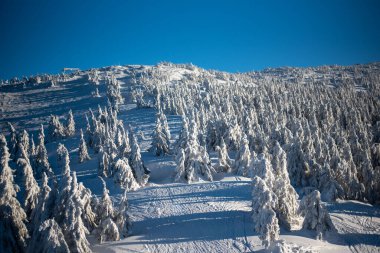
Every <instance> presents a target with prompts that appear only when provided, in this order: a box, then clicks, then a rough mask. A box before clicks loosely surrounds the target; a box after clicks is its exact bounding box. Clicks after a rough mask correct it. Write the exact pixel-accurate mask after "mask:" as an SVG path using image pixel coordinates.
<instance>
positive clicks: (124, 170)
mask: <svg viewBox="0 0 380 253" xmlns="http://www.w3.org/2000/svg"><path fill="white" fill-rule="evenodd" d="M114 181H115V183H117V184H119V185H120V186H121V187H123V188H124V189H125V190H126V191H134V190H136V189H137V188H139V185H138V183H137V182H136V180H135V178H134V176H133V172H132V169H131V167H130V166H129V164H128V160H127V159H125V158H123V159H118V160H117V162H116V164H115V168H114Z"/></svg>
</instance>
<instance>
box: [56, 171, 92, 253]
mask: <svg viewBox="0 0 380 253" xmlns="http://www.w3.org/2000/svg"><path fill="white" fill-rule="evenodd" d="M82 210H83V204H82V201H81V199H80V193H79V191H78V183H77V177H76V173H75V172H73V176H72V181H71V188H70V193H69V197H68V199H67V201H66V203H65V205H64V212H63V219H62V223H61V224H62V230H63V235H64V237H65V240H66V242H67V245H68V246H69V249H70V251H71V252H83V253H84V252H91V249H90V247H89V246H90V244H89V242H88V241H87V238H86V235H87V234H88V233H89V232H88V230H87V228H86V227H85V225H84V223H83V220H82Z"/></svg>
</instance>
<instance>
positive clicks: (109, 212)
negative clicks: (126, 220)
mask: <svg viewBox="0 0 380 253" xmlns="http://www.w3.org/2000/svg"><path fill="white" fill-rule="evenodd" d="M101 180H102V182H103V196H102V199H101V201H100V202H99V205H98V208H97V214H98V219H99V224H100V225H99V228H98V240H99V241H100V242H101V243H102V242H104V241H116V240H119V239H120V233H119V229H118V227H117V225H116V223H115V222H114V220H113V218H114V217H115V214H116V212H115V209H114V207H113V203H112V200H111V198H110V196H109V191H108V189H107V187H106V183H105V181H104V180H103V179H102V178H101Z"/></svg>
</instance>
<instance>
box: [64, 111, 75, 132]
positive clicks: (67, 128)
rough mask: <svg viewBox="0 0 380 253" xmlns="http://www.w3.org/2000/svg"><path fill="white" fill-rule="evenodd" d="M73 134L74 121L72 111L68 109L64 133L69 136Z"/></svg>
mask: <svg viewBox="0 0 380 253" xmlns="http://www.w3.org/2000/svg"><path fill="white" fill-rule="evenodd" d="M74 134H75V121H74V116H73V111H72V110H70V111H69V114H68V115H67V119H66V126H65V135H66V136H69V137H70V136H74Z"/></svg>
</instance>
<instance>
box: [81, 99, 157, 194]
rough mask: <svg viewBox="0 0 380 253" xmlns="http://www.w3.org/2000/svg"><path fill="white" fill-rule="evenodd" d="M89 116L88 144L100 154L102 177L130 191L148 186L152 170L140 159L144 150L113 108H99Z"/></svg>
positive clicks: (86, 137)
mask: <svg viewBox="0 0 380 253" xmlns="http://www.w3.org/2000/svg"><path fill="white" fill-rule="evenodd" d="M89 114H90V117H87V116H86V119H87V127H86V131H85V137H84V138H85V140H86V144H87V145H88V146H89V147H90V148H93V149H94V151H95V153H99V155H98V157H99V169H98V174H99V176H103V177H113V178H114V180H115V182H116V183H118V184H120V185H121V186H122V187H124V188H126V189H128V190H134V189H137V188H138V187H140V186H144V185H146V184H147V182H148V179H149V173H150V171H149V170H148V169H147V168H146V167H145V165H144V162H143V160H142V158H141V150H140V147H139V144H138V142H137V139H136V136H135V135H134V134H133V132H132V131H131V129H129V130H125V128H124V125H123V122H122V121H121V120H118V116H117V111H116V110H114V109H113V108H112V107H106V108H104V109H102V108H101V107H100V106H99V107H98V112H97V115H96V116H95V113H94V112H93V111H92V110H90V111H89Z"/></svg>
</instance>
